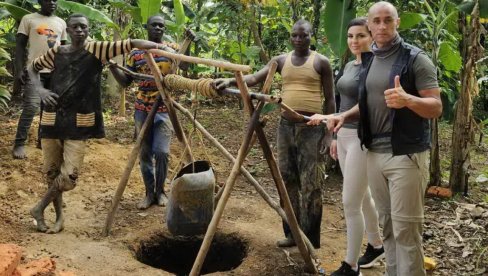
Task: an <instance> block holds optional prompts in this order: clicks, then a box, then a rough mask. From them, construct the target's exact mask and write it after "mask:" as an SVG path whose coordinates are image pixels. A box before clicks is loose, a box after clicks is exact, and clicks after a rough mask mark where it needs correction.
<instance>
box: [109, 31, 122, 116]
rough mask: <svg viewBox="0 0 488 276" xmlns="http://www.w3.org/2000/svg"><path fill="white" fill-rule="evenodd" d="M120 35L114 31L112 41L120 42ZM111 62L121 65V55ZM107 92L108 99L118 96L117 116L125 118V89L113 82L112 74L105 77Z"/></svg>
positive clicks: (115, 81)
mask: <svg viewBox="0 0 488 276" xmlns="http://www.w3.org/2000/svg"><path fill="white" fill-rule="evenodd" d="M120 39H121V37H120V34H119V33H118V32H117V31H115V32H114V41H117V40H120ZM113 60H114V61H115V62H117V64H121V65H122V64H123V62H124V57H123V56H122V55H120V56H117V57H114V58H113ZM107 92H108V94H109V95H110V97H117V95H120V99H119V116H122V117H125V89H124V88H123V87H122V86H120V84H119V83H118V82H117V80H115V78H114V76H113V75H112V73H110V74H108V77H107Z"/></svg>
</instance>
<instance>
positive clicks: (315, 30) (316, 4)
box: [313, 0, 322, 45]
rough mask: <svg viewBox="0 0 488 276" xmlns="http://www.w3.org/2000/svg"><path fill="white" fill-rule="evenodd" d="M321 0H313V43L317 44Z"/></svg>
mask: <svg viewBox="0 0 488 276" xmlns="http://www.w3.org/2000/svg"><path fill="white" fill-rule="evenodd" d="M321 2H322V1H321V0H313V37H314V38H315V43H316V44H317V45H318V43H319V39H318V33H319V27H320V8H321V7H322V5H321Z"/></svg>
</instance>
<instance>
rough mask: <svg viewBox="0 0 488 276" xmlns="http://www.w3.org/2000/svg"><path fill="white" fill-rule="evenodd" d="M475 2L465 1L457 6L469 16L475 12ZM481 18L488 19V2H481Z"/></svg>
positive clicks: (480, 0) (482, 0) (486, 0)
mask: <svg viewBox="0 0 488 276" xmlns="http://www.w3.org/2000/svg"><path fill="white" fill-rule="evenodd" d="M474 4H475V1H465V2H463V3H461V4H460V5H458V6H457V8H458V9H459V10H461V11H463V12H465V13H467V14H471V12H473V8H474ZM479 5H480V17H481V18H488V0H479Z"/></svg>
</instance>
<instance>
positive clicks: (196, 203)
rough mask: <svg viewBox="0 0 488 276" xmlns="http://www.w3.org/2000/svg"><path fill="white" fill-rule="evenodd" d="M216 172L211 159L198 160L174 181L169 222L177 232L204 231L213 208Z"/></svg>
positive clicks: (199, 233) (183, 233)
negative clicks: (208, 160)
mask: <svg viewBox="0 0 488 276" xmlns="http://www.w3.org/2000/svg"><path fill="white" fill-rule="evenodd" d="M214 188H215V175H214V172H213V169H212V167H211V166H210V163H209V162H207V161H195V162H193V163H190V164H188V165H186V166H185V167H183V168H182V169H181V170H180V171H179V172H178V174H177V175H176V177H175V178H174V179H173V181H172V182H171V192H170V194H169V202H168V207H167V219H166V223H167V225H168V229H169V231H170V232H171V234H173V235H175V236H195V235H201V234H205V232H206V231H207V227H208V224H209V223H210V220H211V219H212V216H213V211H214Z"/></svg>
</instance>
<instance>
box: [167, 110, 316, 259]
mask: <svg viewBox="0 0 488 276" xmlns="http://www.w3.org/2000/svg"><path fill="white" fill-rule="evenodd" d="M173 105H174V106H175V108H176V109H178V110H179V111H180V112H181V113H183V115H185V116H186V117H187V118H188V119H190V120H191V121H192V122H194V123H195V127H196V128H197V129H198V130H199V131H200V132H201V133H202V134H203V136H205V138H207V140H208V141H209V142H210V143H211V144H212V145H214V146H215V147H216V148H217V149H218V150H219V151H220V152H221V153H222V154H223V155H224V156H225V157H226V158H227V159H228V160H229V161H231V162H232V163H235V162H236V159H235V158H234V156H232V154H231V153H230V152H229V151H228V150H227V149H226V148H225V147H224V146H223V145H222V144H221V143H220V142H219V141H218V140H217V139H215V138H214V137H213V136H212V134H210V133H209V132H208V131H207V130H206V129H205V128H204V127H203V126H202V125H201V124H200V122H198V121H197V120H196V119H195V118H194V117H193V115H192V114H191V112H190V111H189V110H188V109H186V108H184V107H183V106H182V105H180V104H179V103H177V102H176V101H173ZM240 170H241V174H242V175H243V176H244V177H245V178H246V179H247V180H248V181H249V183H251V185H252V186H253V187H254V188H255V189H256V191H257V192H258V193H259V194H260V195H261V197H263V199H264V201H266V202H267V203H268V205H269V206H270V207H271V208H273V209H274V210H275V211H276V212H277V213H278V215H279V216H280V217H281V218H282V219H283V220H284V221H285V222H286V223H288V219H287V218H286V214H285V211H283V209H282V208H281V207H280V205H279V204H277V203H276V202H274V200H273V199H272V198H271V196H269V195H268V193H267V192H266V190H264V188H263V187H262V186H261V185H260V184H259V182H258V181H257V180H256V179H255V178H254V177H253V176H252V175H251V173H250V172H249V171H248V170H246V169H245V168H244V166H241V168H240ZM221 191H224V188H223V187H222V188H221V189H220V190H219V193H220V192H221ZM215 197H216V198H217V196H215ZM300 235H301V236H302V238H303V240H304V241H305V244H306V245H307V248H308V251H309V252H310V253H311V254H312V257H313V258H315V259H317V256H316V254H315V250H314V247H313V245H312V243H311V242H310V240H309V239H308V238H307V236H305V234H304V233H303V231H302V230H301V229H300Z"/></svg>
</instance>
